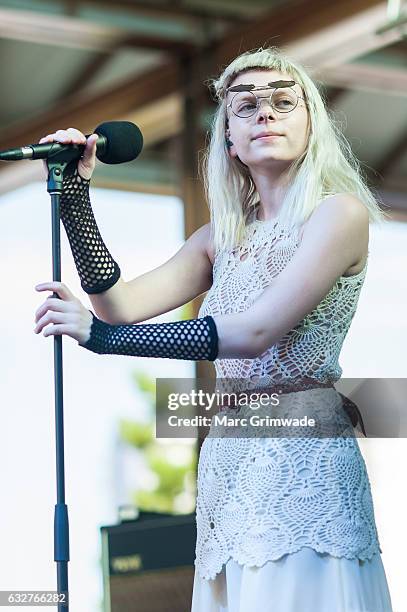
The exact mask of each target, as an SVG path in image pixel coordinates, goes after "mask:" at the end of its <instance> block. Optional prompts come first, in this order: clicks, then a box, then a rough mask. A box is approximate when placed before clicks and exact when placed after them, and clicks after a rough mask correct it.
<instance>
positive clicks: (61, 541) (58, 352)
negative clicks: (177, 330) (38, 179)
mask: <svg viewBox="0 0 407 612" xmlns="http://www.w3.org/2000/svg"><path fill="white" fill-rule="evenodd" d="M74 159H78V147H77V146H75V145H73V146H72V147H70V148H69V149H68V150H64V151H55V153H52V151H51V152H50V154H49V156H48V158H47V160H46V163H47V167H48V179H47V191H48V193H49V194H50V196H51V224H52V279H53V280H54V281H59V282H60V281H61V232H60V229H61V226H60V198H61V194H62V183H63V178H64V171H65V169H66V167H67V165H68V163H69V162H70V161H72V160H74ZM53 297H56V298H59V296H58V294H56V293H55V292H54V293H53ZM54 398H55V442H56V447H55V448H56V484H57V503H56V505H55V511H54V561H55V562H56V563H57V589H58V612H69V601H68V598H69V594H68V561H69V521H68V506H67V505H66V503H65V464H64V408H63V377H62V335H55V336H54Z"/></svg>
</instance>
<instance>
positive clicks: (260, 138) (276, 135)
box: [255, 134, 281, 140]
mask: <svg viewBox="0 0 407 612" xmlns="http://www.w3.org/2000/svg"><path fill="white" fill-rule="evenodd" d="M272 138H281V136H280V135H279V134H269V135H268V136H257V138H255V140H269V139H272Z"/></svg>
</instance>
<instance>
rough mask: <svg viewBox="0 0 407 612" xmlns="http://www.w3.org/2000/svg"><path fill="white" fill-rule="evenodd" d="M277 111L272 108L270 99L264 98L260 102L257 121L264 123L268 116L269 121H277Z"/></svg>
mask: <svg viewBox="0 0 407 612" xmlns="http://www.w3.org/2000/svg"><path fill="white" fill-rule="evenodd" d="M274 113H275V111H274V108H273V107H272V106H271V102H270V98H263V99H262V100H260V101H259V106H258V109H257V117H256V118H257V121H259V120H260V121H262V120H263V119H264V118H265V117H266V116H267V118H268V119H275V114H274Z"/></svg>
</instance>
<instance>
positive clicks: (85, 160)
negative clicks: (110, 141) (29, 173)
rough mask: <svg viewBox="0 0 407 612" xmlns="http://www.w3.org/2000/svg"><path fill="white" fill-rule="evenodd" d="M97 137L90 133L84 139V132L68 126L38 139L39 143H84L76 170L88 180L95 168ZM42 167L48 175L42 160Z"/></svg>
mask: <svg viewBox="0 0 407 612" xmlns="http://www.w3.org/2000/svg"><path fill="white" fill-rule="evenodd" d="M97 139H98V135H97V134H91V135H90V136H89V138H88V139H86V136H85V134H82V132H80V131H79V130H77V129H75V128H68V129H67V130H57V131H56V132H54V133H53V134H48V135H47V136H44V137H43V138H41V140H40V141H39V144H42V143H44V142H59V143H61V144H70V143H74V144H86V147H85V149H84V152H83V155H82V157H81V158H80V159H79V161H78V172H79V174H80V176H81V177H82V178H84V179H87V180H89V179H90V178H91V176H92V173H93V170H94V169H95V163H96V141H97ZM43 163H44V168H45V172H46V176H48V167H47V164H46V162H45V161H44V162H43Z"/></svg>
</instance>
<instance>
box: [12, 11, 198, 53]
mask: <svg viewBox="0 0 407 612" xmlns="http://www.w3.org/2000/svg"><path fill="white" fill-rule="evenodd" d="M190 35H191V39H192V38H193V30H191V33H190ZM0 36H1V38H8V39H12V40H23V41H25V42H32V43H39V44H43V45H44V44H45V45H46V44H48V45H52V46H57V47H68V48H75V49H86V50H91V51H98V52H102V53H103V52H113V51H115V50H117V48H120V47H133V48H140V49H153V50H154V51H166V52H168V53H174V54H176V55H179V54H185V53H192V52H193V50H194V49H195V48H196V46H197V45H196V42H195V41H194V40H187V39H184V40H183V39H174V38H173V37H166V36H164V35H162V34H161V35H159V36H158V35H153V34H143V33H142V32H140V33H138V32H137V33H136V32H132V31H131V30H130V29H123V28H118V27H112V26H105V25H101V24H98V23H94V22H91V21H87V20H84V19H81V18H79V17H73V16H63V15H49V14H43V13H38V12H35V11H19V10H15V9H5V8H0Z"/></svg>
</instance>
